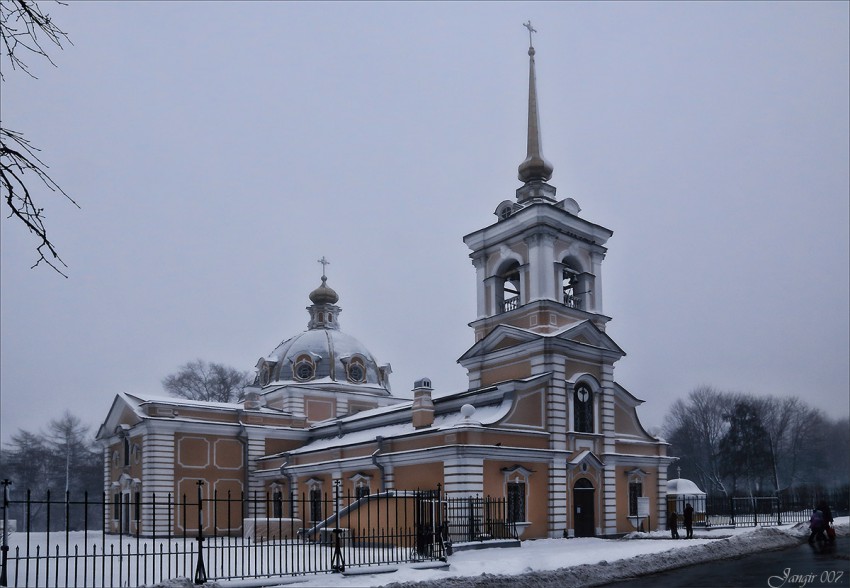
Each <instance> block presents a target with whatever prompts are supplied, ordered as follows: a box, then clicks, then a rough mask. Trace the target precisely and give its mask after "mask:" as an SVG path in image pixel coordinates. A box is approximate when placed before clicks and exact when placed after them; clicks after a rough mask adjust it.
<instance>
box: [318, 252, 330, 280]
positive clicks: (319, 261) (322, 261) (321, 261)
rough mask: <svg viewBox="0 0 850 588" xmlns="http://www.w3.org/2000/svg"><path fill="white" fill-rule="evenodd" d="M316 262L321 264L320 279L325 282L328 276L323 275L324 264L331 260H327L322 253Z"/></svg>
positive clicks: (328, 263) (326, 264)
mask: <svg viewBox="0 0 850 588" xmlns="http://www.w3.org/2000/svg"><path fill="white" fill-rule="evenodd" d="M317 263H321V264H322V281H323V282H325V281H327V279H328V277H327V276H326V275H325V266H328V265H330V264H331V262H329V261H328V260H327V259H325V256H324V255H323V256H322V259H319V260H317Z"/></svg>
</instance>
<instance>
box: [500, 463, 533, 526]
mask: <svg viewBox="0 0 850 588" xmlns="http://www.w3.org/2000/svg"><path fill="white" fill-rule="evenodd" d="M502 473H503V474H504V476H505V499H506V502H507V504H506V509H507V512H506V513H505V514H506V516H507V519H508V522H509V523H524V522H526V521H528V479H529V477H530V476H531V474H532V471H531V470H528V469H526V468H524V467H522V466H521V465H515V466H513V467H510V468H503V469H502Z"/></svg>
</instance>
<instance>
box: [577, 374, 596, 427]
mask: <svg viewBox="0 0 850 588" xmlns="http://www.w3.org/2000/svg"><path fill="white" fill-rule="evenodd" d="M573 415H574V418H573V425H574V426H573V429H575V430H576V431H577V432H579V433H592V432H593V391H592V390H591V389H590V386H588V385H587V384H585V383H583V382H580V383H578V384H576V387H575V392H574V393H573Z"/></svg>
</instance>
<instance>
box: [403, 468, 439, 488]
mask: <svg viewBox="0 0 850 588" xmlns="http://www.w3.org/2000/svg"><path fill="white" fill-rule="evenodd" d="M393 473H394V475H395V487H396V489H398V490H435V489H436V488H437V484H442V483H443V463H442V462H435V463H422V464H417V465H409V466H396V467H395V469H394V470H393Z"/></svg>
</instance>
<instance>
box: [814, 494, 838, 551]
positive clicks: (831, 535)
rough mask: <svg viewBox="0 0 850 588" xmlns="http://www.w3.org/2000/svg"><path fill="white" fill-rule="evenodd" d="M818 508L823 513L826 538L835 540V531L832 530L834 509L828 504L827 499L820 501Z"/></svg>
mask: <svg viewBox="0 0 850 588" xmlns="http://www.w3.org/2000/svg"><path fill="white" fill-rule="evenodd" d="M817 509H818V510H819V511H821V513H823V530H824V531H825V532H826V538H827V540H828V541H830V542H832V541H835V531H834V530H832V522H833V518H832V511H831V510H830V509H829V504H827V502H826V500H821V501H820V502H818V506H817Z"/></svg>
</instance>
